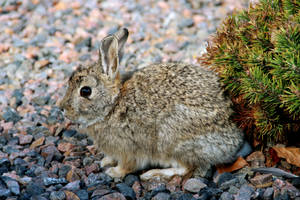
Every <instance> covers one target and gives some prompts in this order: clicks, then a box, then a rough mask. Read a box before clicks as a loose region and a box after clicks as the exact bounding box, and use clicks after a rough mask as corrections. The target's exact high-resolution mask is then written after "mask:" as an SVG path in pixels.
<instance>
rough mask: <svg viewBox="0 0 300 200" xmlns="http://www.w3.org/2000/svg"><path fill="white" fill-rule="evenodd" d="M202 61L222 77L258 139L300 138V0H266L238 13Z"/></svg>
mask: <svg viewBox="0 0 300 200" xmlns="http://www.w3.org/2000/svg"><path fill="white" fill-rule="evenodd" d="M202 63H204V64H206V65H209V66H212V67H213V68H214V69H215V70H216V71H217V72H218V73H219V75H220V77H221V81H222V83H223V84H224V87H225V90H226V91H227V92H228V93H229V94H230V96H231V97H232V100H233V102H234V107H235V109H236V111H237V112H236V113H237V114H236V116H234V120H236V121H237V122H238V124H239V125H240V127H242V128H243V129H244V130H245V131H246V133H247V135H248V136H249V137H250V138H252V139H253V141H268V142H287V139H290V138H291V137H290V136H292V138H300V1H299V0H261V1H260V2H259V3H257V4H255V5H252V6H250V7H249V9H248V10H247V11H242V12H238V13H235V14H233V16H231V17H229V18H227V19H226V20H225V21H224V23H223V25H222V26H221V27H220V29H219V30H218V31H217V33H216V35H215V36H213V39H212V42H211V43H210V44H209V45H208V47H207V53H206V55H204V59H203V60H202Z"/></svg>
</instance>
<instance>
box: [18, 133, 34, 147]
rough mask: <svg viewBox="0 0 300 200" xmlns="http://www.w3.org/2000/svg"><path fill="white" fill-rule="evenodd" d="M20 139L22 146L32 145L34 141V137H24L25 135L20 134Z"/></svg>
mask: <svg viewBox="0 0 300 200" xmlns="http://www.w3.org/2000/svg"><path fill="white" fill-rule="evenodd" d="M18 137H19V143H20V144H21V145H24V144H30V143H31V141H32V139H33V136H32V135H23V134H19V135H18Z"/></svg>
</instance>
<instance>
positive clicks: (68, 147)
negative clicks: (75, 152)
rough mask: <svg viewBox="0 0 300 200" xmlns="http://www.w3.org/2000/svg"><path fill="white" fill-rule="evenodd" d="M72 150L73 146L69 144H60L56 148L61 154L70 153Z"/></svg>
mask: <svg viewBox="0 0 300 200" xmlns="http://www.w3.org/2000/svg"><path fill="white" fill-rule="evenodd" d="M73 148H74V145H73V144H71V143H69V142H61V143H59V144H58V146H57V149H58V150H59V151H61V152H67V151H71V150H72V149H73Z"/></svg>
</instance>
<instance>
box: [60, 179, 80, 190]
mask: <svg viewBox="0 0 300 200" xmlns="http://www.w3.org/2000/svg"><path fill="white" fill-rule="evenodd" d="M64 189H66V190H72V191H76V190H79V189H80V180H77V181H73V182H70V183H68V184H67V185H65V187H64Z"/></svg>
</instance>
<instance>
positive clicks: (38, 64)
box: [34, 60, 51, 70]
mask: <svg viewBox="0 0 300 200" xmlns="http://www.w3.org/2000/svg"><path fill="white" fill-rule="evenodd" d="M50 63H51V62H50V61H49V60H38V61H36V62H35V63H34V69H35V70H41V69H43V68H44V67H46V66H47V65H49V64H50Z"/></svg>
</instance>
